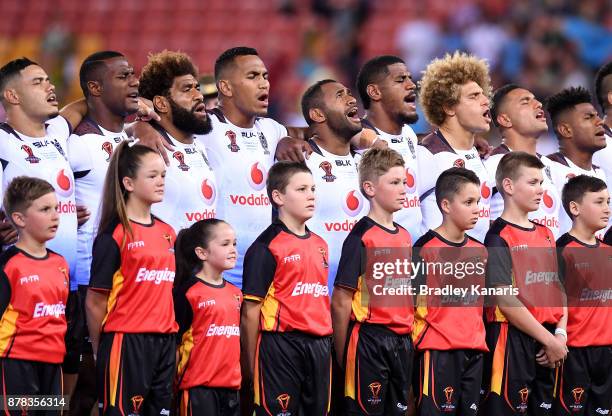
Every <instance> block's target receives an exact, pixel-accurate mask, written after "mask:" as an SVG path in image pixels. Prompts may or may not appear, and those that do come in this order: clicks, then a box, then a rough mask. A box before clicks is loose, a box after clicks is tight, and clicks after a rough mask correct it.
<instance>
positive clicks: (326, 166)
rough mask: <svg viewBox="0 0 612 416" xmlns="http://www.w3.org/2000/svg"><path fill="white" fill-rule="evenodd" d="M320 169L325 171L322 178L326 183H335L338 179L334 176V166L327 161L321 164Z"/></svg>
mask: <svg viewBox="0 0 612 416" xmlns="http://www.w3.org/2000/svg"><path fill="white" fill-rule="evenodd" d="M319 167H320V168H321V169H323V172H325V174H324V175H323V176H321V178H322V179H323V180H324V181H325V182H333V181H334V180H335V179H336V176H335V175H334V174H332V164H331V163H329V162H328V161H327V160H325V161H323V162H321V164H320V165H319Z"/></svg>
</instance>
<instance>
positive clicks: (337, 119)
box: [327, 112, 362, 142]
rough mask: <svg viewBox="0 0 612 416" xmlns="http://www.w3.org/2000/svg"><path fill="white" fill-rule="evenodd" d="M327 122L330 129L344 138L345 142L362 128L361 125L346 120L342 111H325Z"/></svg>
mask: <svg viewBox="0 0 612 416" xmlns="http://www.w3.org/2000/svg"><path fill="white" fill-rule="evenodd" d="M327 123H328V125H329V129H330V130H331V131H333V132H334V133H336V135H338V136H339V137H342V138H343V139H346V141H347V142H349V141H351V139H352V138H353V136H354V135H356V134H357V133H359V132H360V131H361V130H362V127H361V125H358V126H355V125H354V124H352V123H351V122H350V121H348V119H347V118H346V115H345V114H344V113H331V112H329V113H327Z"/></svg>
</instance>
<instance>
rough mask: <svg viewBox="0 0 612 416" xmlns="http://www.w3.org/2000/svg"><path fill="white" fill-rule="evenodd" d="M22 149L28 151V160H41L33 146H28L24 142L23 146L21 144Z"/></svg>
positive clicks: (32, 161) (33, 161)
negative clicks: (35, 153)
mask: <svg viewBox="0 0 612 416" xmlns="http://www.w3.org/2000/svg"><path fill="white" fill-rule="evenodd" d="M21 150H23V151H24V152H26V155H27V157H26V158H25V160H27V161H28V162H30V163H38V162H40V159H39V158H37V157H36V156H34V152H33V151H32V148H31V147H30V146H28V145H27V144H24V145H23V146H21Z"/></svg>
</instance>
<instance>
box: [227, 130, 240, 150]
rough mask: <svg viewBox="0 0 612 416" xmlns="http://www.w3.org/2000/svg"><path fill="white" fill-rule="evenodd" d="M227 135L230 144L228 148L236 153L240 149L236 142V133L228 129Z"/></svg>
mask: <svg viewBox="0 0 612 416" xmlns="http://www.w3.org/2000/svg"><path fill="white" fill-rule="evenodd" d="M225 136H226V137H227V138H228V139H229V141H230V144H228V145H227V148H228V149H229V150H230V151H231V152H234V153H236V152H237V151H238V150H240V147H239V146H238V145H237V144H236V133H234V132H233V131H231V130H228V131H226V132H225Z"/></svg>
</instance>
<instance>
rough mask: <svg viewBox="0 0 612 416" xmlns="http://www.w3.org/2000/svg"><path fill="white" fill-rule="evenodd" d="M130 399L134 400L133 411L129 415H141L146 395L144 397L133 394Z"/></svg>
mask: <svg viewBox="0 0 612 416" xmlns="http://www.w3.org/2000/svg"><path fill="white" fill-rule="evenodd" d="M130 401H131V402H132V413H130V414H129V416H136V415H139V414H140V409H141V408H142V404H143V402H144V397H142V396H140V395H138V396H132V398H131V399H130Z"/></svg>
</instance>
